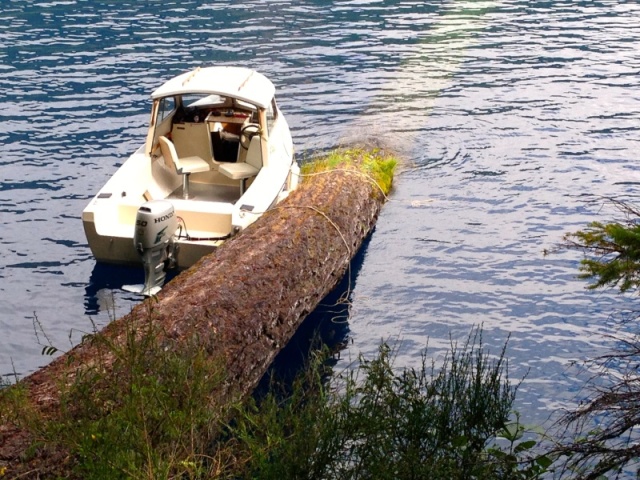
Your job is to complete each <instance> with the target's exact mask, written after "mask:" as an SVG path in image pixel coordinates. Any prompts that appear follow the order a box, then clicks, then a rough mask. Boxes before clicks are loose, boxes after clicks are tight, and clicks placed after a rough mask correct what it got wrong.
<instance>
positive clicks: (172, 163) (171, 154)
mask: <svg viewBox="0 0 640 480" xmlns="http://www.w3.org/2000/svg"><path fill="white" fill-rule="evenodd" d="M158 141H159V142H160V151H161V152H162V156H163V157H164V161H165V163H166V164H167V166H168V167H170V168H173V169H174V170H175V171H176V172H177V171H178V170H179V169H180V165H179V160H178V153H177V152H176V147H175V146H174V145H173V142H172V141H171V140H169V139H168V138H167V137H164V136H162V137H160V138H158Z"/></svg>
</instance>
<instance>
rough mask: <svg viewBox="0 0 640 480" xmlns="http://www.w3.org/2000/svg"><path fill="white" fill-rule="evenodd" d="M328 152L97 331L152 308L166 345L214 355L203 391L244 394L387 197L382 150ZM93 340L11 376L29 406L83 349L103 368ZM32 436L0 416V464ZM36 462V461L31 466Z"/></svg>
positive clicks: (47, 395) (47, 394) (40, 400)
mask: <svg viewBox="0 0 640 480" xmlns="http://www.w3.org/2000/svg"><path fill="white" fill-rule="evenodd" d="M334 155H338V156H337V157H336V158H338V159H339V160H338V161H336V160H334V161H333V162H332V163H334V165H332V166H331V169H330V170H328V171H319V172H315V173H311V174H309V177H308V178H306V179H304V181H303V182H302V183H301V185H300V187H299V188H298V189H297V190H296V191H294V192H293V193H292V194H291V195H290V196H289V197H288V198H287V199H286V200H284V201H283V202H281V203H280V204H278V205H277V206H276V207H275V208H273V209H272V210H270V211H269V212H267V213H265V214H264V215H263V216H262V217H261V218H260V219H259V220H258V221H257V222H256V223H254V224H253V225H251V226H250V227H249V228H247V229H246V230H244V231H243V232H241V233H240V234H238V235H237V236H236V237H234V238H233V239H232V240H230V241H227V242H226V243H225V244H224V245H222V247H220V248H219V249H217V250H216V251H215V252H214V253H212V254H210V255H208V256H206V257H204V258H202V259H201V260H200V261H199V262H198V263H196V264H195V265H194V266H193V267H191V268H190V269H189V270H187V271H185V272H183V273H181V274H180V275H178V276H177V277H176V278H174V279H173V281H171V282H170V283H169V284H168V285H166V286H165V287H164V288H163V289H162V291H161V292H160V293H159V294H158V295H157V297H155V298H150V299H147V300H146V301H144V302H143V303H141V304H140V305H138V306H136V307H135V308H134V309H133V310H132V311H131V312H130V313H129V314H128V315H126V316H124V317H122V318H120V319H118V320H115V321H113V322H111V323H110V324H109V325H108V326H107V327H106V328H105V329H104V330H102V331H101V332H100V333H99V334H97V335H101V336H103V337H106V338H108V339H109V341H110V342H111V343H113V344H124V342H125V341H126V336H127V331H128V329H130V328H132V327H133V328H134V329H135V328H137V327H138V326H139V327H140V328H142V326H143V324H144V322H145V321H148V319H149V315H150V312H151V313H152V319H153V322H154V323H155V324H157V325H159V326H160V327H161V328H160V329H159V330H158V331H159V332H162V335H164V336H165V338H164V339H163V340H162V341H163V342H164V344H165V345H166V346H167V348H172V345H179V344H180V342H182V341H185V339H194V338H196V339H197V342H198V343H199V345H200V346H201V347H202V348H205V349H206V351H208V352H215V354H216V355H219V356H221V358H223V363H224V364H225V365H224V367H225V369H226V370H225V373H226V381H225V382H224V386H223V387H222V389H223V390H225V391H220V392H212V394H215V395H221V396H222V398H231V399H239V398H243V397H244V396H246V395H247V394H249V393H250V392H251V391H252V390H253V388H254V387H255V385H256V384H257V383H258V381H259V380H260V378H261V377H262V376H263V375H264V373H265V372H266V370H267V368H268V367H269V365H270V364H271V362H272V360H273V359H274V357H275V356H276V354H277V353H278V352H279V351H280V349H281V348H282V347H284V346H285V345H286V344H287V342H288V341H289V340H290V338H291V337H292V336H293V334H294V332H295V331H296V329H297V327H298V326H299V325H300V323H301V322H302V320H303V319H304V318H305V317H306V316H307V314H308V313H310V312H311V311H313V310H314V309H315V308H316V306H317V305H318V304H319V302H320V301H321V300H322V299H323V298H324V297H325V296H326V295H327V294H328V293H329V292H330V291H331V290H332V289H333V288H334V287H335V286H336V285H337V284H338V282H339V281H340V279H341V278H342V277H343V276H344V274H345V272H346V271H347V268H348V266H349V263H350V261H351V259H352V257H353V256H354V255H355V253H356V252H357V250H358V249H359V248H360V246H361V244H362V242H363V241H364V239H365V238H366V237H367V235H369V233H370V232H371V231H372V229H373V227H374V224H375V222H376V219H377V217H378V214H379V212H380V208H381V206H382V204H383V203H384V200H385V198H386V196H385V193H383V189H385V188H388V187H390V181H391V176H392V172H393V166H394V165H395V160H393V159H392V158H391V157H388V156H387V155H386V154H384V152H382V151H375V150H374V151H369V150H359V149H354V150H348V151H342V152H337V153H335V154H334ZM380 161H383V162H387V166H386V167H385V168H386V169H387V172H386V173H387V175H388V179H387V180H388V184H387V185H386V186H383V187H382V188H381V187H380V185H379V184H378V183H376V182H375V181H373V179H372V177H371V175H369V174H367V171H370V170H376V169H377V168H378V166H376V165H377V164H376V163H375V162H380ZM330 163H331V162H330ZM389 165H391V166H389ZM129 331H130V330H129ZM98 348H99V347H98V346H97V345H96V342H93V341H85V342H83V343H81V344H80V345H78V346H76V347H75V348H73V349H72V350H71V351H69V352H68V353H66V354H64V355H62V356H61V357H58V358H57V359H55V360H54V361H53V362H51V363H50V364H49V365H47V366H46V367H44V368H42V369H40V370H38V371H37V372H35V373H33V374H31V375H30V376H28V377H26V378H24V379H23V380H22V381H21V382H20V383H21V384H22V386H23V387H25V391H26V395H25V397H26V399H27V401H28V402H29V403H30V404H31V406H32V408H34V409H36V410H37V411H39V412H41V413H42V414H44V415H50V414H55V412H56V411H57V410H59V407H60V396H61V385H64V384H69V383H71V382H73V379H74V375H75V372H76V371H77V370H78V369H79V368H81V366H82V365H87V363H90V362H91V359H92V357H94V356H96V355H102V357H101V358H102V361H103V363H104V364H105V365H107V369H108V365H109V360H108V358H107V360H106V361H105V357H104V355H105V353H104V352H98V351H97V349H98ZM108 355H109V353H108V352H107V356H108ZM32 441H33V438H32V435H31V433H30V432H29V431H27V430H26V429H24V428H21V427H20V426H18V425H16V424H15V423H11V422H10V421H8V420H7V419H6V418H2V419H0V469H3V468H4V469H5V472H13V473H16V472H19V471H20V472H24V471H25V465H24V461H23V459H24V452H25V450H26V449H27V448H28V447H29V446H30V444H31V443H32ZM59 461H61V460H60V459H59V458H49V462H50V463H51V462H53V463H55V462H59ZM44 463H46V462H42V459H40V461H39V462H38V465H43V464H44ZM27 467H28V468H32V466H27ZM28 468H27V469H26V470H27V471H28ZM37 474H38V472H37V471H36V472H35V475H36V476H37Z"/></svg>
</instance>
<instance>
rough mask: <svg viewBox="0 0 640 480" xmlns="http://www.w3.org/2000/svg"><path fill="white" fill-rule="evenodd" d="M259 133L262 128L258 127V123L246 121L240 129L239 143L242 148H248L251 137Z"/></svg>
mask: <svg viewBox="0 0 640 480" xmlns="http://www.w3.org/2000/svg"><path fill="white" fill-rule="evenodd" d="M261 134H262V129H261V128H260V125H258V124H257V123H247V124H246V125H244V126H243V127H242V129H241V130H240V145H242V148H244V149H245V150H249V144H250V143H251V139H252V138H253V137H254V136H255V135H261Z"/></svg>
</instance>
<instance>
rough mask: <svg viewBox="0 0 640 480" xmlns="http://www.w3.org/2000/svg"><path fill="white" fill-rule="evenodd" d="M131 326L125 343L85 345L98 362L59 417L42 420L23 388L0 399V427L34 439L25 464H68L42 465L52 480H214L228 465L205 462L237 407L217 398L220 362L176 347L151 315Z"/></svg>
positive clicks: (194, 347) (90, 363)
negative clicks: (0, 424) (9, 425)
mask: <svg viewBox="0 0 640 480" xmlns="http://www.w3.org/2000/svg"><path fill="white" fill-rule="evenodd" d="M126 327H127V329H126V336H125V339H124V342H122V344H119V343H116V342H112V341H110V340H107V338H106V337H104V336H101V335H95V336H93V337H91V338H89V339H87V340H86V341H89V342H96V343H98V347H99V352H100V354H99V356H98V357H97V358H91V359H89V360H87V361H83V362H82V363H81V364H80V366H79V368H77V369H76V370H75V372H74V374H73V377H72V379H71V382H70V384H69V385H61V386H60V388H61V389H62V394H61V402H60V408H59V411H58V412H57V413H55V414H54V415H51V416H47V415H44V414H43V413H42V412H38V413H35V412H36V411H35V409H33V408H31V407H30V402H29V401H28V399H27V397H26V395H25V389H24V388H23V387H22V385H20V384H17V385H15V386H13V387H9V388H7V389H6V390H5V391H2V392H0V402H1V403H0V405H1V406H0V420H2V422H3V423H4V422H7V421H10V422H12V423H15V424H18V425H20V426H21V427H23V428H25V429H26V430H27V431H29V432H30V433H31V434H32V438H33V439H35V441H34V443H33V445H32V446H31V448H30V449H29V453H28V457H31V458H26V459H25V460H26V461H30V460H33V459H36V457H37V456H38V455H42V454H43V452H44V455H43V456H44V462H50V463H56V462H55V461H52V458H53V459H58V460H59V459H60V458H65V457H67V458H68V460H67V461H64V462H59V463H60V465H55V466H53V467H52V466H51V465H37V466H38V467H39V468H37V469H36V470H35V471H38V470H40V469H42V468H43V469H44V471H46V473H47V474H48V475H53V476H54V478H55V477H56V476H58V477H60V476H63V477H64V478H83V479H84V478H87V479H89V478H91V479H102V478H104V479H118V478H123V479H124V478H148V479H158V478H208V477H209V476H210V475H211V474H212V472H215V471H216V470H217V469H218V468H219V462H225V461H226V460H225V459H223V458H219V459H211V458H208V457H207V456H205V455H203V452H206V451H208V450H209V445H210V444H211V442H212V441H213V439H214V438H215V437H216V436H217V435H218V434H219V433H220V431H221V429H222V426H223V424H224V422H226V419H227V418H228V409H229V408H230V407H231V405H225V404H221V403H220V402H217V401H215V397H213V396H212V392H214V391H215V390H216V389H219V387H220V385H221V384H222V383H223V382H224V381H225V378H224V371H223V368H222V362H220V361H219V359H217V358H216V357H215V356H212V355H211V354H210V353H209V352H207V351H205V349H204V348H202V347H201V346H200V345H198V342H197V339H193V341H191V342H189V341H188V342H185V343H184V344H182V345H179V346H177V345H170V342H171V340H169V339H168V338H167V335H165V334H164V332H161V331H159V329H158V327H157V326H155V325H154V322H153V318H152V314H151V313H150V314H149V318H148V319H147V320H146V321H145V323H144V324H143V325H135V326H134V325H131V324H127V326H126ZM107 372H108V373H107ZM212 399H213V400H212ZM36 464H37V463H36ZM27 478H29V476H27ZM38 478H39V477H38Z"/></svg>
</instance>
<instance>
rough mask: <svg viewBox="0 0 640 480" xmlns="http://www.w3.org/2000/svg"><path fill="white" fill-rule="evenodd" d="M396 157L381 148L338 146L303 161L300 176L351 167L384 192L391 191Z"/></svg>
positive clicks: (386, 193)
mask: <svg viewBox="0 0 640 480" xmlns="http://www.w3.org/2000/svg"><path fill="white" fill-rule="evenodd" d="M397 163H398V160H397V158H396V157H395V156H394V155H392V154H390V153H388V152H386V151H385V150H383V149H381V148H365V147H352V148H339V149H336V150H333V151H331V152H329V153H328V154H327V155H326V156H323V157H321V158H318V159H314V160H312V161H310V162H306V163H303V164H302V166H301V175H302V176H312V175H316V174H320V173H324V172H329V171H333V170H340V169H345V168H346V169H352V170H355V171H359V172H360V173H362V174H364V175H366V176H367V177H369V178H370V179H371V180H372V181H373V182H374V183H375V184H376V185H377V186H378V187H379V188H380V190H381V191H382V192H383V193H384V194H385V195H388V194H389V192H390V191H391V185H392V183H393V174H394V172H395V168H396V165H397Z"/></svg>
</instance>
